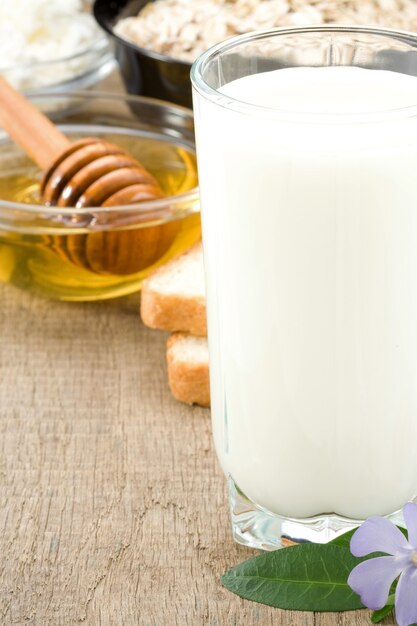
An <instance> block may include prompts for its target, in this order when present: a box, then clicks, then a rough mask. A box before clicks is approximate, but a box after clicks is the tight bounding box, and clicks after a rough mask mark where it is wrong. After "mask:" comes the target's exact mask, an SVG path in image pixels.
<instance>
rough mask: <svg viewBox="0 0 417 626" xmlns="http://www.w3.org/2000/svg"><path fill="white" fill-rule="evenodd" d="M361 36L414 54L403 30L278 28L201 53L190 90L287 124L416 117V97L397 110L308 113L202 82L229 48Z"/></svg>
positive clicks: (414, 41)
mask: <svg viewBox="0 0 417 626" xmlns="http://www.w3.org/2000/svg"><path fill="white" fill-rule="evenodd" d="M326 32H334V33H356V34H357V33H363V34H368V35H378V36H380V37H381V39H382V38H390V39H393V40H397V41H401V42H404V43H409V44H410V45H413V46H414V47H415V49H416V53H417V33H413V32H411V31H404V30H396V29H390V28H379V27H376V26H375V27H374V26H361V25H355V24H346V25H345V24H343V25H342V24H320V25H314V26H313V25H311V26H294V27H292V26H289V27H278V28H272V29H267V30H257V31H253V32H251V33H245V34H243V35H237V36H235V37H230V38H229V39H226V40H225V41H222V42H220V43H218V44H216V45H214V46H211V47H210V48H209V49H208V50H206V51H205V52H203V54H201V55H200V56H199V57H198V58H197V59H196V60H195V61H194V63H193V65H192V67H191V74H190V77H191V83H192V86H193V91H195V92H196V93H198V94H199V95H200V96H202V97H203V98H205V99H206V100H209V101H211V102H212V103H213V104H216V105H217V106H220V107H223V108H227V109H229V110H232V111H235V112H237V113H242V114H250V115H252V116H253V115H257V114H259V115H262V117H267V118H268V117H270V118H275V119H282V120H285V121H289V122H299V123H300V122H301V123H320V124H323V123H332V124H335V123H336V124H346V123H355V124H358V123H369V122H372V121H373V122H384V121H388V120H395V119H402V118H410V117H414V116H417V97H416V104H413V105H410V106H407V107H400V108H389V109H385V110H380V111H364V112H354V113H331V114H329V113H317V112H312V111H308V110H306V111H289V110H286V109H277V108H271V107H264V106H261V105H258V104H251V103H248V102H245V101H243V100H238V99H236V98H233V97H231V96H229V95H226V94H222V93H221V92H220V91H219V90H218V89H216V88H214V87H211V86H210V85H209V84H208V83H207V81H206V80H205V79H204V71H205V69H206V67H207V66H208V64H209V63H210V62H211V61H213V60H214V59H215V58H217V57H219V56H220V55H221V54H222V53H224V52H229V51H230V50H232V49H233V48H237V47H238V46H241V45H242V44H246V43H250V42H252V41H261V40H263V39H268V38H271V37H280V36H285V35H296V34H306V33H326Z"/></svg>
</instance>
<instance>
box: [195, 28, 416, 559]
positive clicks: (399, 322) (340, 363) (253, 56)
mask: <svg viewBox="0 0 417 626" xmlns="http://www.w3.org/2000/svg"><path fill="white" fill-rule="evenodd" d="M192 81H193V89H194V111H195V125H196V136H197V156H198V167H199V180H200V190H201V206H202V222H203V245H204V258H205V271H206V288H207V305H208V335H209V349H210V378H211V400H212V419H213V431H214V439H215V445H216V450H217V454H218V457H219V459H220V463H221V465H222V468H223V470H224V472H225V474H226V475H227V477H228V480H229V491H230V504H231V516H232V527H233V534H234V537H235V539H236V540H237V541H238V542H240V543H243V544H246V545H250V546H254V547H257V548H265V549H272V548H277V547H279V546H280V545H282V543H283V542H284V543H285V539H294V540H297V541H300V540H311V541H317V542H325V541H328V540H330V539H332V538H333V537H334V536H335V535H337V534H340V533H341V532H344V531H345V530H347V529H349V528H350V527H352V526H354V525H357V524H358V523H359V522H360V521H361V520H363V519H365V518H367V517H368V516H370V515H384V516H391V517H394V518H395V519H396V520H397V517H395V516H396V512H397V511H398V510H399V509H400V508H401V507H402V506H403V505H404V503H405V502H406V501H408V500H411V499H413V498H414V496H415V495H416V493H417V448H416V442H417V36H414V35H412V34H409V33H401V32H395V31H387V30H381V29H373V28H366V27H357V28H356V27H337V26H327V27H326V26H319V27H311V28H292V29H278V30H274V31H269V32H262V33H254V34H249V35H244V36H241V37H236V38H233V39H229V40H228V41H226V42H224V43H222V44H219V45H217V46H215V47H214V48H211V49H210V50H209V51H208V52H206V53H205V54H203V55H202V56H201V57H200V58H199V59H198V60H197V61H196V63H195V64H194V66H193V69H192Z"/></svg>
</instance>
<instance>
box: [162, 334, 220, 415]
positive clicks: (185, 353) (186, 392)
mask: <svg viewBox="0 0 417 626" xmlns="http://www.w3.org/2000/svg"><path fill="white" fill-rule="evenodd" d="M167 364H168V382H169V387H170V389H171V392H172V395H173V396H174V398H176V399H177V400H180V401H181V402H186V403H187V404H200V405H201V406H210V381H209V362H208V346H207V339H206V338H205V337H194V336H193V335H187V334H184V333H174V334H172V335H171V336H170V337H169V339H168V342H167Z"/></svg>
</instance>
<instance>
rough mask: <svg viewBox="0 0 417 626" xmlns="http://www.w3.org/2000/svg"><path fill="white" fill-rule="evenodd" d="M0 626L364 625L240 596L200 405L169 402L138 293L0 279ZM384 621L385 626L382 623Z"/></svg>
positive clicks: (363, 618) (160, 342)
mask: <svg viewBox="0 0 417 626" xmlns="http://www.w3.org/2000/svg"><path fill="white" fill-rule="evenodd" d="M0 299H1V306H0V342H1V344H0V347H1V349H0V447H1V456H0V555H1V559H0V624H1V625H9V624H10V625H12V624H13V625H15V624H22V625H26V624H31V625H32V624H34V625H39V626H61V625H62V626H69V625H73V624H83V623H84V624H92V625H100V626H113V625H114V626H136V625H140V626H177V625H178V626H199V625H203V624H204V625H208V626H224V625H227V626H242V625H245V626H246V625H247V626H332V625H337V626H365V625H367V624H369V623H370V622H369V614H368V612H367V611H358V612H353V613H345V614H339V615H335V614H316V615H314V614H311V613H291V612H285V611H279V610H274V609H270V608H268V607H264V606H261V605H257V604H254V603H250V602H247V601H243V600H241V599H239V598H237V597H236V596H233V595H232V594H230V593H229V592H228V591H226V590H225V589H223V588H222V587H221V586H220V584H219V577H220V575H221V574H222V573H223V572H224V571H225V570H226V569H228V568H229V567H231V566H232V565H234V564H236V563H237V562H239V561H241V560H243V559H245V558H248V557H250V556H252V555H254V554H255V552H254V551H252V550H250V549H246V548H243V547H240V546H237V545H235V544H234V543H233V541H232V538H231V534H230V530H229V519H228V508H227V500H226V492H225V480H224V477H223V475H222V474H221V472H220V470H219V467H218V465H217V461H216V459H215V454H214V451H213V447H212V441H211V432H210V419H209V412H208V410H206V409H200V408H190V407H187V406H184V405H181V404H179V403H177V402H176V401H175V400H174V399H173V398H172V397H171V395H170V393H169V391H168V388H167V383H166V369H165V340H166V336H165V334H164V333H159V332H157V331H150V330H148V329H145V328H144V327H143V326H142V325H141V323H140V321H139V316H138V297H137V296H136V297H131V298H126V299H122V300H118V301H114V302H104V303H97V304H91V303H89V304H87V303H86V304H74V303H68V304H66V303H59V302H49V301H45V300H40V299H35V298H34V297H32V296H31V295H30V294H27V293H24V292H21V291H18V290H15V289H14V288H12V287H9V286H1V287H0ZM392 624H393V621H392V620H391V621H390V620H387V621H386V622H385V626H392Z"/></svg>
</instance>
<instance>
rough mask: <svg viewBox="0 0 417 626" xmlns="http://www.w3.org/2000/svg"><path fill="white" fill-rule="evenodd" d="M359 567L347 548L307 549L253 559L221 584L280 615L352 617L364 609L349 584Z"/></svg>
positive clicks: (315, 546) (316, 546) (312, 546)
mask: <svg viewBox="0 0 417 626" xmlns="http://www.w3.org/2000/svg"><path fill="white" fill-rule="evenodd" d="M359 562H360V559H357V558H355V557H354V556H352V555H351V553H350V552H349V550H348V549H347V548H346V547H342V546H339V545H335V544H332V543H328V544H325V545H320V544H313V543H305V544H302V545H298V546H293V547H290V548H285V549H283V550H276V551H275V552H269V553H265V554H261V555H260V556H257V557H255V558H253V559H249V561H245V562H244V563H241V564H240V565H237V566H236V567H233V568H232V569H231V570H229V571H228V572H226V574H224V575H223V576H222V579H221V581H222V584H223V585H224V586H225V587H226V588H227V589H229V590H230V591H232V592H233V593H236V594H237V595H238V596H241V597H242V598H246V599H247V600H253V601H255V602H261V603H262V604H268V605H269V606H274V607H277V608H280V609H291V610H298V611H348V610H353V609H360V608H363V604H362V603H361V601H360V599H359V596H358V595H357V594H356V593H355V592H354V591H352V589H351V588H350V587H349V585H348V584H347V579H348V576H349V574H350V572H351V570H352V569H353V568H354V567H355V565H357V564H358V563H359Z"/></svg>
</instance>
